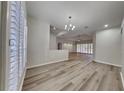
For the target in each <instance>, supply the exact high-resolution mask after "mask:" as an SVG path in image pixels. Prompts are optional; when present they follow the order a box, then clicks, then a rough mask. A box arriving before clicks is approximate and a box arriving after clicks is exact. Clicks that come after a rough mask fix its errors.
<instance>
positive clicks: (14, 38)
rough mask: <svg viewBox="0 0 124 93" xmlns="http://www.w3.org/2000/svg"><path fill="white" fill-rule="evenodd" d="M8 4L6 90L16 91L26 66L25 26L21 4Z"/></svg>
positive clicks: (12, 2) (15, 2) (18, 2)
mask: <svg viewBox="0 0 124 93" xmlns="http://www.w3.org/2000/svg"><path fill="white" fill-rule="evenodd" d="M8 4H9V6H10V7H9V20H8V22H9V23H10V25H9V27H8V28H9V30H8V31H9V62H8V64H9V66H8V70H9V71H8V90H18V87H19V83H20V81H21V78H22V75H23V72H24V70H25V64H26V36H27V25H26V17H25V15H24V9H23V5H22V2H20V1H11V2H9V3H8Z"/></svg>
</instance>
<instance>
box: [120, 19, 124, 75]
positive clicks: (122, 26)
mask: <svg viewBox="0 0 124 93" xmlns="http://www.w3.org/2000/svg"><path fill="white" fill-rule="evenodd" d="M121 28H122V29H123V30H122V47H121V49H122V56H121V58H122V60H121V62H122V73H123V77H124V19H123V21H122V25H121Z"/></svg>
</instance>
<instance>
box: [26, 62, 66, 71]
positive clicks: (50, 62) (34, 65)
mask: <svg viewBox="0 0 124 93" xmlns="http://www.w3.org/2000/svg"><path fill="white" fill-rule="evenodd" d="M63 61H68V60H63ZM63 61H57V62H47V63H43V64H39V65H34V66H30V67H27V69H31V68H35V67H40V66H44V65H48V64H53V63H58V62H63Z"/></svg>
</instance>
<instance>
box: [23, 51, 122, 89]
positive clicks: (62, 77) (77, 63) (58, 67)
mask: <svg viewBox="0 0 124 93" xmlns="http://www.w3.org/2000/svg"><path fill="white" fill-rule="evenodd" d="M69 58H70V60H69V61H65V62H60V63H53V64H49V65H45V66H41V67H37V68H32V69H28V70H27V73H26V77H25V80H24V84H23V90H26V91H97V90H98V91H121V90H123V88H122V84H121V80H120V68H118V67H115V66H111V65H105V64H100V63H96V62H91V60H92V56H91V55H86V54H75V53H73V54H70V57H69Z"/></svg>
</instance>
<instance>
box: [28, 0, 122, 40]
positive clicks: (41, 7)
mask: <svg viewBox="0 0 124 93" xmlns="http://www.w3.org/2000/svg"><path fill="white" fill-rule="evenodd" d="M26 5H27V12H28V15H29V16H32V17H35V18H37V19H39V20H43V21H47V22H48V23H50V24H51V25H53V26H55V27H56V28H57V30H56V31H55V32H58V31H59V32H60V31H64V25H65V24H66V23H67V21H68V16H72V23H73V24H74V25H75V26H76V28H75V30H74V31H72V32H69V33H66V34H64V35H62V36H60V37H62V38H70V37H71V38H73V37H75V36H78V35H81V34H92V33H93V32H94V31H97V30H101V29H104V25H105V24H109V27H115V26H120V24H121V21H122V18H123V16H124V2H123V1H118V2H117V1H27V2H26ZM85 26H88V29H85V28H84V27H85Z"/></svg>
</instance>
